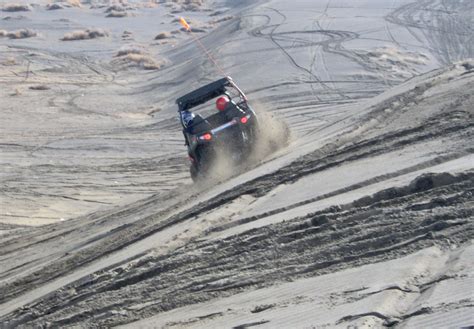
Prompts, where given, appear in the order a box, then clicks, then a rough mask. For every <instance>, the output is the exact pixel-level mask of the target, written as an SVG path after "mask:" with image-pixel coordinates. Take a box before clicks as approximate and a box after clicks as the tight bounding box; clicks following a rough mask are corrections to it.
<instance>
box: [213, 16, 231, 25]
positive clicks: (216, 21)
mask: <svg viewBox="0 0 474 329" xmlns="http://www.w3.org/2000/svg"><path fill="white" fill-rule="evenodd" d="M232 18H234V17H233V16H224V17H221V18H218V19H214V20H212V21H210V22H209V23H211V24H219V23H222V22H226V21H230V20H231V19H232Z"/></svg>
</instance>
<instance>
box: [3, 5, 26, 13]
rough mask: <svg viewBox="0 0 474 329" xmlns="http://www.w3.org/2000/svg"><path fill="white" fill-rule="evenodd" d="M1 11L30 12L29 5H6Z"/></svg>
mask: <svg viewBox="0 0 474 329" xmlns="http://www.w3.org/2000/svg"><path fill="white" fill-rule="evenodd" d="M2 10H3V11H7V12H16V11H31V7H30V5H22V4H19V3H10V4H6V5H5V6H4V7H3V8H2Z"/></svg>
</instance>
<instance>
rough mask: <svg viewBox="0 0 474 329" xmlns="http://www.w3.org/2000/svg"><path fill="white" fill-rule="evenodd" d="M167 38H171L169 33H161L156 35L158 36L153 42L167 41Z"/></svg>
mask: <svg viewBox="0 0 474 329" xmlns="http://www.w3.org/2000/svg"><path fill="white" fill-rule="evenodd" d="M169 37H171V33H170V32H161V33H158V35H157V36H156V37H155V40H163V39H168V38H169Z"/></svg>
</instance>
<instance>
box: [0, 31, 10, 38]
mask: <svg viewBox="0 0 474 329" xmlns="http://www.w3.org/2000/svg"><path fill="white" fill-rule="evenodd" d="M7 34H8V32H7V31H5V30H0V37H6V36H7Z"/></svg>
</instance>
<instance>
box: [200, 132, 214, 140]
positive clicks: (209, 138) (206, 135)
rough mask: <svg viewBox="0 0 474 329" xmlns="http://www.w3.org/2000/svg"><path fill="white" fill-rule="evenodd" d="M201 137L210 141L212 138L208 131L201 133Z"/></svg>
mask: <svg viewBox="0 0 474 329" xmlns="http://www.w3.org/2000/svg"><path fill="white" fill-rule="evenodd" d="M201 137H202V139H204V140H205V141H210V140H211V139H212V135H211V134H210V133H206V134H204V135H202V136H201Z"/></svg>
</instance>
